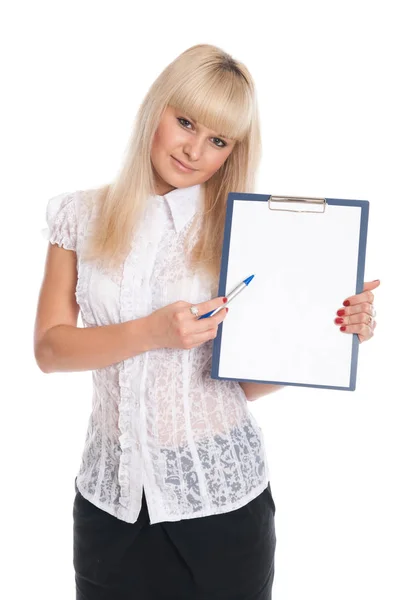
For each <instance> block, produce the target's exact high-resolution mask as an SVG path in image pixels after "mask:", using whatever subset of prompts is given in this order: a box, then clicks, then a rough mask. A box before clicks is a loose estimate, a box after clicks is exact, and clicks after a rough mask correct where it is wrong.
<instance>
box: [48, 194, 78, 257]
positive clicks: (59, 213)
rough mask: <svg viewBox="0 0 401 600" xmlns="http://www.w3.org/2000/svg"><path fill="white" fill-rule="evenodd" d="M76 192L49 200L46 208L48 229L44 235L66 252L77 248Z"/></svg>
mask: <svg viewBox="0 0 401 600" xmlns="http://www.w3.org/2000/svg"><path fill="white" fill-rule="evenodd" d="M75 198H76V194H75V192H63V193H62V194H58V195H57V196H53V197H52V198H50V200H48V203H47V207H46V222H47V227H46V228H44V229H42V230H41V232H42V235H43V237H44V238H45V239H47V240H48V241H49V242H50V243H51V244H58V245H59V246H60V247H63V248H65V249H66V250H75V251H76V246H77V216H76V205H75Z"/></svg>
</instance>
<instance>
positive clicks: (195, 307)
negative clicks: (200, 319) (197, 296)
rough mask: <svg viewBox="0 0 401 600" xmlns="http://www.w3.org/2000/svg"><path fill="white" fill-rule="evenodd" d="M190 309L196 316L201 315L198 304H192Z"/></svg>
mask: <svg viewBox="0 0 401 600" xmlns="http://www.w3.org/2000/svg"><path fill="white" fill-rule="evenodd" d="M189 310H190V311H191V313H192V314H193V315H195V317H197V316H198V315H199V308H198V307H197V306H190V308H189Z"/></svg>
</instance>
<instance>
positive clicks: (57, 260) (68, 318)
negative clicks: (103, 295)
mask: <svg viewBox="0 0 401 600" xmlns="http://www.w3.org/2000/svg"><path fill="white" fill-rule="evenodd" d="M76 284H77V269H76V253H75V252H74V251H71V250H66V249H65V248H62V247H59V246H58V245H57V244H49V248H48V254H47V261H46V267H45V276H44V280H43V283H42V287H41V290H40V296H39V302H38V308H37V315H36V322H35V332H34V352H35V359H36V363H37V365H38V366H39V368H40V369H41V371H43V372H44V373H52V372H55V371H88V370H94V369H101V368H103V367H106V366H108V365H111V364H114V363H117V362H120V361H122V360H125V359H127V358H130V357H132V356H135V355H136V354H140V353H141V352H146V351H148V350H151V349H153V348H156V347H157V346H156V344H155V342H154V340H153V336H152V335H151V332H150V329H149V319H148V317H143V318H141V319H135V320H131V321H127V322H125V323H116V324H114V325H104V326H98V327H77V320H78V314H79V306H78V305H77V303H76V298H75V289H76Z"/></svg>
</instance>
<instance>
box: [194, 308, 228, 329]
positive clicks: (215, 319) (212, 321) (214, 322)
mask: <svg viewBox="0 0 401 600" xmlns="http://www.w3.org/2000/svg"><path fill="white" fill-rule="evenodd" d="M227 313H228V308H225V307H224V308H223V309H222V310H219V312H218V313H216V314H215V315H213V316H212V317H208V318H206V319H200V320H199V319H198V320H197V321H196V323H197V327H196V328H195V329H194V331H195V332H196V333H202V332H205V331H209V330H210V329H214V328H216V327H218V326H219V325H220V323H221V322H222V321H224V319H225V318H226V316H227Z"/></svg>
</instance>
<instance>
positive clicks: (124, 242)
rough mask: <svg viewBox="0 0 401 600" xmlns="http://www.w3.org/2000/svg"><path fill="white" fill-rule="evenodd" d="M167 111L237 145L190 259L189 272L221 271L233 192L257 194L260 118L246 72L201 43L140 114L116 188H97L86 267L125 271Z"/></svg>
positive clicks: (216, 179) (151, 187) (211, 185)
mask: <svg viewBox="0 0 401 600" xmlns="http://www.w3.org/2000/svg"><path fill="white" fill-rule="evenodd" d="M167 105H171V106H173V107H175V108H178V109H179V110H182V111H183V113H185V114H187V115H188V116H190V118H193V119H194V120H195V121H197V122H199V123H202V124H203V125H205V126H206V127H208V128H210V129H213V130H215V131H218V132H220V133H221V135H222V137H228V138H233V139H235V140H236V143H235V145H234V148H233V150H232V152H231V154H230V155H229V156H228V158H227V159H226V160H225V162H224V163H223V165H222V166H221V167H220V168H219V169H218V170H217V171H216V172H215V173H214V175H213V176H212V177H211V178H210V179H208V180H207V181H205V182H204V183H203V184H202V186H203V190H204V211H203V213H202V227H201V229H200V235H199V237H198V238H197V243H196V244H195V245H194V246H193V248H192V250H191V252H190V253H189V264H190V265H191V267H192V268H195V267H196V266H198V267H202V268H203V269H205V270H206V272H207V273H208V274H209V275H211V276H212V277H217V276H218V273H219V271H220V262H221V252H222V244H223V235H224V221H225V212H226V200H227V195H228V193H229V192H252V191H254V185H255V177H256V171H257V168H258V165H259V161H260V157H261V139H260V124H259V113H258V107H257V101H256V93H255V86H254V82H253V79H252V77H251V75H250V73H249V71H248V70H247V68H246V67H245V66H244V65H243V64H242V63H240V62H238V61H236V60H234V59H233V58H232V57H231V56H230V55H229V54H227V53H226V52H224V51H223V50H221V49H220V48H218V47H216V46H212V45H209V44H198V45H196V46H192V47H191V48H189V49H188V50H186V51H185V52H183V53H182V54H180V55H179V56H178V57H177V58H176V59H175V60H174V61H173V62H172V63H170V64H169V65H168V66H167V67H166V68H165V69H164V71H163V72H162V73H161V74H160V75H159V77H158V78H157V79H156V80H155V81H154V83H153V85H152V86H151V87H150V89H149V91H148V93H147V94H146V96H145V98H144V100H143V101H142V104H141V105H140V107H139V110H138V113H137V116H136V119H135V122H134V128H133V131H132V133H131V136H130V139H129V142H128V146H127V148H126V150H125V154H124V156H125V159H124V160H123V163H122V166H121V168H120V170H119V172H118V174H117V175H116V177H115V179H114V181H113V182H112V183H109V184H107V185H106V186H103V187H101V188H100V195H99V206H98V213H97V216H96V219H95V221H94V226H93V229H92V235H91V237H90V238H89V239H88V240H87V246H86V249H85V251H84V258H85V259H86V260H97V261H98V260H101V262H104V263H107V265H108V267H111V268H115V267H118V266H121V263H122V261H123V260H124V258H125V257H126V256H127V253H128V252H129V250H130V247H131V243H132V238H133V235H134V233H135V229H136V226H137V224H138V221H139V219H140V217H141V215H142V213H143V211H144V209H145V206H146V203H147V201H148V199H149V195H154V194H155V181H154V174H153V169H152V163H151V158H150V155H151V147H152V140H153V137H154V134H155V131H156V129H157V127H158V124H159V121H160V118H161V116H162V115H163V112H164V110H165V108H166V107H167Z"/></svg>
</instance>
